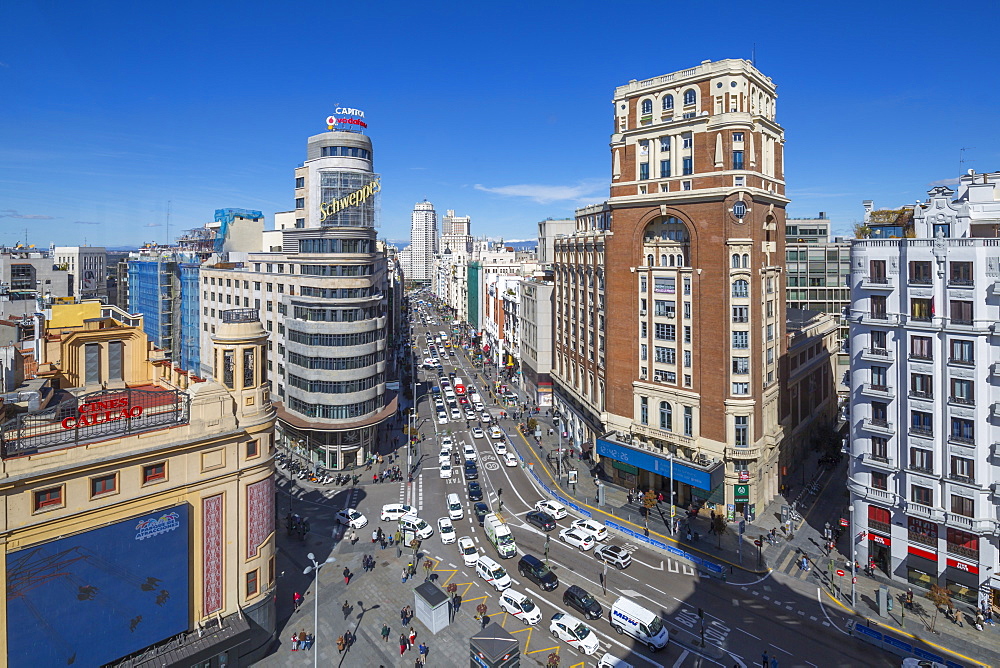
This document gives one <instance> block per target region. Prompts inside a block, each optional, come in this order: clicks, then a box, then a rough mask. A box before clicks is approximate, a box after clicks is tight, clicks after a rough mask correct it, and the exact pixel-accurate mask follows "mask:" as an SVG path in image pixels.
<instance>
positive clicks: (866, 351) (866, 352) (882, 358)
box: [861, 348, 894, 364]
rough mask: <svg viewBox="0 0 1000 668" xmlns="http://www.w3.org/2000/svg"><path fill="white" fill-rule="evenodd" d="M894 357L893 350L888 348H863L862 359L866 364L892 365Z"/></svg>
mask: <svg viewBox="0 0 1000 668" xmlns="http://www.w3.org/2000/svg"><path fill="white" fill-rule="evenodd" d="M893 358H894V355H893V353H892V351H891V350H888V349H886V348H862V349H861V359H863V360H865V361H866V362H882V363H883V364H891V363H892V362H893Z"/></svg>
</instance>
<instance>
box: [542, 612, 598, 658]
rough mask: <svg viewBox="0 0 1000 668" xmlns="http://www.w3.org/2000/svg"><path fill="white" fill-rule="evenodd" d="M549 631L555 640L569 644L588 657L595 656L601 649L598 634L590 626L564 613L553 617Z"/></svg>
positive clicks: (558, 613)
mask: <svg viewBox="0 0 1000 668" xmlns="http://www.w3.org/2000/svg"><path fill="white" fill-rule="evenodd" d="M549 631H551V632H552V637H553V638H556V639H557V640H562V641H563V642H566V643H569V645H570V646H572V647H576V648H578V649H579V650H580V651H581V652H583V653H584V654H587V655H590V654H593V653H594V652H596V651H597V650H598V649H600V647H601V645H600V642H599V641H598V640H597V634H596V633H594V631H593V630H592V629H591V628H590V627H589V626H587V625H586V624H584V623H583V622H581V621H580V620H579V619H577V618H576V617H572V616H570V615H567V614H566V613H564V612H557V613H556V614H554V615H552V621H551V622H550V623H549Z"/></svg>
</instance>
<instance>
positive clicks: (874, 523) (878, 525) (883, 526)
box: [868, 517, 892, 534]
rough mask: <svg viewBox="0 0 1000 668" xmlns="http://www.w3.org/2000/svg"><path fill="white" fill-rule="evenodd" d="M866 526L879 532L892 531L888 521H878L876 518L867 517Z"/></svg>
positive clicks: (886, 532)
mask: <svg viewBox="0 0 1000 668" xmlns="http://www.w3.org/2000/svg"><path fill="white" fill-rule="evenodd" d="M868 528H869V529H871V530H872V531H878V532H879V533H884V534H888V533H891V532H892V525H891V524H889V523H888V522H879V521H878V520H873V519H872V518H870V517H869V518H868Z"/></svg>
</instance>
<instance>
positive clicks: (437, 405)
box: [434, 399, 444, 413]
mask: <svg viewBox="0 0 1000 668" xmlns="http://www.w3.org/2000/svg"><path fill="white" fill-rule="evenodd" d="M434 410H435V412H436V413H440V412H441V411H443V410H444V401H442V400H441V399H435V400H434Z"/></svg>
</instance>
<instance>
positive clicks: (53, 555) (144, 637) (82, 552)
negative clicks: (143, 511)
mask: <svg viewBox="0 0 1000 668" xmlns="http://www.w3.org/2000/svg"><path fill="white" fill-rule="evenodd" d="M190 533H191V526H190V522H189V519H188V506H187V505H186V504H185V505H179V506H174V507H172V508H167V509H164V510H161V511H157V512H155V513H151V514H148V515H141V516H138V517H134V518H132V519H128V520H122V521H120V522H116V523H114V524H111V525H108V526H105V527H101V528H99V529H92V530H90V531H85V532H83V533H79V534H76V535H73V536H69V537H67V538H61V539H59V540H54V541H52V542H49V543H44V544H42V545H35V546H32V547H28V548H25V549H23V550H18V551H16V552H10V553H8V554H7V660H8V664H9V665H11V666H66V665H74V666H100V665H103V664H105V663H108V662H110V661H114V660H115V659H117V658H119V657H122V656H126V655H128V654H131V653H133V652H135V651H137V650H140V649H142V648H144V647H147V646H149V645H152V644H155V643H157V642H159V641H161V640H163V639H165V638H169V637H170V636H173V635H176V634H178V633H182V632H183V631H186V630H187V629H188V611H189V609H190V604H189V597H190V594H189V592H190V586H189V576H188V569H189V565H188V562H189V554H190V551H189V545H188V542H189V536H190Z"/></svg>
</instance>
